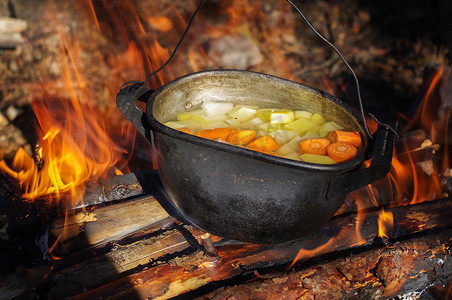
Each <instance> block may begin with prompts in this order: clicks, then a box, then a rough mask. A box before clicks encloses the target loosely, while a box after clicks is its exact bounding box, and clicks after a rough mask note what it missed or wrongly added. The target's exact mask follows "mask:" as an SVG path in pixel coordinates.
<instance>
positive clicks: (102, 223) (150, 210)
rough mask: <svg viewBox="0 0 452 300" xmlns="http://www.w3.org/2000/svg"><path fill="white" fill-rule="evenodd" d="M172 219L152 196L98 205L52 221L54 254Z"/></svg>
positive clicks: (98, 242) (103, 241)
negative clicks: (92, 208)
mask: <svg viewBox="0 0 452 300" xmlns="http://www.w3.org/2000/svg"><path fill="white" fill-rule="evenodd" d="M166 219H168V220H170V219H172V218H171V217H170V216H169V215H168V213H167V212H166V210H165V209H163V208H162V206H161V205H160V204H159V202H158V201H157V200H156V199H155V198H154V197H153V196H147V197H144V198H141V199H136V200H133V201H124V202H121V203H116V204H114V205H107V206H104V207H98V208H96V209H94V210H92V211H90V210H86V211H81V212H77V213H75V214H73V215H68V216H67V217H66V218H58V219H56V220H54V221H53V222H52V223H51V225H50V232H49V235H50V237H51V240H52V239H53V240H58V243H57V244H56V246H55V248H54V249H55V250H54V255H57V256H60V255H65V254H67V253H71V252H73V251H75V250H77V249H81V248H84V247H88V246H94V245H98V244H105V243H108V242H110V241H113V240H117V239H119V238H121V237H123V236H126V235H129V234H131V233H133V232H135V231H139V230H142V229H144V228H146V227H148V226H150V225H152V224H155V223H158V222H161V221H163V220H166Z"/></svg>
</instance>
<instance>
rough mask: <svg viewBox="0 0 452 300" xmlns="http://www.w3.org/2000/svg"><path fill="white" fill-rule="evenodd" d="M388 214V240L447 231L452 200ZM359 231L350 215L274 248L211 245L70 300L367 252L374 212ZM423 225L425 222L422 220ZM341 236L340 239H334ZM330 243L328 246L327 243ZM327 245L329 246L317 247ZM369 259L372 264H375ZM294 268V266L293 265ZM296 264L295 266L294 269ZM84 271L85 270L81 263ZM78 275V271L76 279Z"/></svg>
mask: <svg viewBox="0 0 452 300" xmlns="http://www.w3.org/2000/svg"><path fill="white" fill-rule="evenodd" d="M387 211H388V212H391V213H392V214H393V216H394V222H395V228H394V230H393V231H392V232H389V233H387V234H388V236H389V241H390V240H392V239H396V238H402V237H403V238H407V237H409V236H413V234H415V233H419V232H424V231H426V230H431V229H435V228H436V229H438V228H450V227H452V218H451V216H452V200H451V199H445V200H440V201H432V202H426V203H422V204H418V205H412V206H403V207H396V208H389V209H387ZM361 218H364V220H365V222H364V223H363V224H362V227H361V228H360V234H361V237H360V238H357V237H356V235H355V233H354V231H355V227H356V216H343V217H341V218H336V219H333V220H331V221H330V222H328V223H327V224H326V225H325V226H324V227H323V228H322V229H321V230H319V231H318V232H316V233H313V234H311V235H308V236H306V237H305V238H303V239H301V240H299V241H294V242H288V243H283V244H278V245H255V244H235V245H224V246H217V247H216V250H217V252H218V254H219V258H218V257H214V256H209V255H207V254H203V252H194V253H192V254H189V255H186V256H182V257H177V258H175V259H173V260H170V261H167V263H162V264H158V265H155V266H149V268H148V269H143V270H142V271H139V272H136V273H134V274H132V275H125V276H124V277H121V278H120V279H118V280H116V281H112V282H109V281H108V282H105V283H104V285H102V286H99V287H98V288H96V289H93V290H91V291H89V292H86V293H83V294H80V295H78V296H73V297H72V299H93V298H99V297H101V296H102V298H103V299H127V297H132V296H136V295H140V297H141V298H142V299H145V298H153V297H162V298H170V297H175V296H179V295H182V294H184V293H188V292H191V291H196V290H199V289H201V288H204V287H205V286H206V285H208V284H209V283H210V284H212V283H214V282H219V281H224V280H230V279H231V278H236V277H243V276H245V277H246V275H247V274H250V273H254V271H259V270H266V269H268V268H272V267H273V268H276V267H281V266H286V267H287V266H288V264H289V263H291V262H292V261H293V260H294V258H295V257H296V256H297V253H299V251H300V249H314V248H316V247H318V248H317V249H316V251H310V252H308V251H304V252H300V253H304V254H303V255H302V256H300V257H299V258H300V259H301V261H304V262H306V261H308V260H309V259H312V258H313V257H320V256H325V255H326V254H329V255H334V253H342V252H343V251H345V250H351V249H354V250H355V251H357V249H368V248H369V247H371V246H372V245H375V244H377V245H382V244H381V243H379V242H378V241H381V239H380V238H378V237H377V232H378V225H377V219H378V211H375V212H368V213H366V214H365V215H364V216H361ZM426 221H427V222H426ZM339 232H341V235H338V236H336V234H337V233H339ZM329 241H332V242H329ZM325 243H327V245H329V247H319V246H321V245H323V244H325ZM377 261H378V259H377V260H374V262H377ZM298 265H299V264H298ZM295 266H297V265H295ZM85 267H86V268H88V269H89V266H87V265H85ZM82 277H84V276H83V275H82V274H80V273H79V278H82Z"/></svg>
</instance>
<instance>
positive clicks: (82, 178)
mask: <svg viewBox="0 0 452 300" xmlns="http://www.w3.org/2000/svg"><path fill="white" fill-rule="evenodd" d="M63 41H64V39H63ZM65 49H66V50H65V51H66V52H67V53H68V57H69V62H67V64H66V65H65V66H64V72H65V73H66V75H67V76H68V77H66V78H65V85H66V90H67V91H68V92H69V93H70V94H71V97H70V99H56V98H50V97H47V98H44V99H37V100H35V101H34V102H33V103H32V108H33V112H34V114H35V116H36V124H37V126H36V127H37V128H38V136H39V143H40V147H39V150H38V152H37V156H38V157H39V159H40V160H42V161H43V164H42V167H41V168H38V166H37V164H36V163H35V161H34V159H33V158H32V157H31V156H29V155H28V154H27V153H26V152H25V151H24V150H23V149H20V150H19V151H18V152H17V153H16V155H15V157H14V160H13V164H12V167H11V168H10V167H9V166H7V164H6V163H5V161H1V162H0V169H1V170H3V171H5V172H6V173H8V174H9V175H10V176H12V177H14V178H16V179H17V180H18V181H19V183H20V185H21V186H22V188H23V190H24V194H23V197H24V198H25V199H34V198H37V197H40V196H49V195H50V196H51V197H53V199H58V198H59V197H60V196H61V195H62V194H63V193H65V194H69V195H70V196H71V199H72V201H73V203H72V204H73V205H76V204H78V203H79V202H80V201H81V200H82V198H83V189H80V187H81V186H82V185H83V184H84V183H85V182H86V181H88V180H91V181H96V180H98V179H99V178H101V177H105V176H107V175H108V174H109V170H110V168H111V167H112V166H113V165H115V163H116V162H118V161H119V160H120V158H121V156H122V152H123V150H122V149H121V148H120V147H118V146H117V145H116V144H115V143H114V142H113V141H112V140H111V138H110V137H109V136H108V134H107V132H106V131H105V127H106V125H105V123H104V122H105V120H106V119H105V117H104V116H102V115H101V114H100V113H99V112H97V111H96V110H95V109H93V108H92V107H90V106H89V104H87V103H86V104H83V103H81V101H80V100H79V99H78V98H77V97H76V91H75V90H76V89H77V88H78V87H84V86H85V81H84V79H83V77H82V76H81V74H80V73H79V72H78V70H77V69H76V68H75V65H74V59H75V58H74V56H73V55H72V53H71V52H69V50H67V47H65ZM70 67H72V68H73V69H74V71H73V72H72V73H71V72H70ZM72 78H75V81H73V79H72ZM85 94H86V93H85ZM85 100H86V99H85Z"/></svg>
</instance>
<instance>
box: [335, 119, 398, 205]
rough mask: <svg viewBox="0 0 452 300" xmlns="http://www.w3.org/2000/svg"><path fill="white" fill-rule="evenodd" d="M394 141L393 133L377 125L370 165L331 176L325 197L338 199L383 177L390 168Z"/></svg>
mask: <svg viewBox="0 0 452 300" xmlns="http://www.w3.org/2000/svg"><path fill="white" fill-rule="evenodd" d="M394 128H396V127H394ZM394 143H395V134H394V133H393V132H392V131H390V130H387V129H386V128H384V127H382V126H378V130H377V132H376V133H375V135H374V140H373V151H372V162H371V164H370V166H369V167H368V168H366V169H358V170H356V171H351V172H347V173H344V174H341V175H338V176H337V177H335V178H333V179H332V180H331V183H330V185H329V188H328V193H327V198H328V199H338V198H340V197H343V196H345V195H346V194H348V193H350V192H352V191H354V190H357V189H360V188H362V187H364V186H366V185H368V184H371V183H372V182H375V181H377V180H378V179H381V178H383V177H385V176H386V174H388V172H389V170H390V169H391V162H392V154H393V149H394Z"/></svg>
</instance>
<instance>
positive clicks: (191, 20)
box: [121, 0, 398, 139]
mask: <svg viewBox="0 0 452 300" xmlns="http://www.w3.org/2000/svg"><path fill="white" fill-rule="evenodd" d="M206 1H207V0H202V1H201V2H200V3H199V4H198V6H197V8H196V10H195V12H194V13H193V15H192V16H191V18H190V21H189V22H188V24H187V26H186V28H185V31H184V33H183V34H182V36H181V38H180V39H179V41H178V43H177V45H176V47H175V48H174V50H173V52H172V53H171V55H170V57H169V58H168V60H167V61H166V62H165V63H164V64H163V65H162V66H160V67H159V68H158V69H157V70H155V71H153V72H152V73H151V74H149V75H148V76H147V77H146V79H145V81H143V82H141V81H136V80H133V81H128V82H125V83H124V84H123V85H122V86H121V90H122V89H123V88H125V87H126V86H127V85H129V84H132V83H133V84H139V85H141V86H144V87H147V85H148V83H149V80H150V79H151V77H152V76H154V75H155V74H156V73H158V72H160V71H161V70H162V69H163V68H164V67H166V65H167V64H168V63H169V62H170V61H171V60H172V59H173V57H174V55H175V53H176V51H177V49H178V48H179V46H180V45H181V43H182V41H183V40H184V39H185V36H186V35H187V33H188V30H189V29H190V27H191V24H192V23H193V20H194V19H195V16H196V15H197V14H198V12H199V10H200V9H201V7H202V6H203V5H204V3H205V2H206ZM286 1H287V2H288V3H289V4H290V5H291V6H292V7H293V8H294V9H295V10H296V11H297V13H298V14H299V15H300V16H301V17H302V18H303V20H304V21H305V23H306V24H307V25H308V26H309V28H310V29H311V30H312V31H313V32H314V33H315V34H316V35H317V36H318V37H319V38H321V39H322V40H323V41H324V42H325V43H327V44H328V46H330V47H331V48H332V49H333V50H334V51H335V52H336V53H337V55H339V57H340V58H341V60H342V61H343V62H344V64H345V65H346V66H347V68H348V69H349V71H350V72H351V73H352V75H353V78H354V80H355V84H356V90H357V95H358V103H359V107H360V112H361V116H362V119H363V125H364V130H365V132H366V135H367V136H368V137H369V139H373V136H372V134H371V133H370V130H369V127H368V126H367V124H366V118H365V113H364V106H363V102H362V98H361V90H360V87H359V85H360V84H359V80H358V76H356V73H355V72H354V71H353V69H352V67H351V66H350V65H349V63H348V62H347V60H346V59H345V57H344V56H343V55H342V53H341V52H340V51H339V49H337V48H336V46H334V45H333V44H332V43H331V42H330V41H328V40H327V39H326V38H325V37H324V36H322V35H321V34H320V33H319V32H318V31H317V30H316V29H315V28H314V26H313V25H312V24H311V23H310V22H309V21H308V19H307V18H306V17H305V15H304V14H303V13H302V12H301V10H300V9H299V8H298V7H297V6H296V5H295V4H294V3H293V2H292V1H291V0H286ZM371 118H372V119H373V120H375V121H376V122H377V123H378V124H379V125H381V126H382V127H383V128H385V130H388V131H392V133H394V134H395V136H396V137H397V138H398V134H397V132H396V130H395V129H393V128H392V127H391V126H389V125H387V124H384V123H382V122H380V121H378V120H377V118H376V117H375V116H373V115H371Z"/></svg>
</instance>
